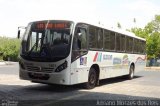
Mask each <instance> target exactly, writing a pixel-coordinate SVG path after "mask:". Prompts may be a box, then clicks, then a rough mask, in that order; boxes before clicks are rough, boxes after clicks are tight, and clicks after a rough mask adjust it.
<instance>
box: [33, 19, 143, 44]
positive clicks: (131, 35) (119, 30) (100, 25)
mask: <svg viewBox="0 0 160 106" xmlns="http://www.w3.org/2000/svg"><path fill="white" fill-rule="evenodd" d="M54 20H55V21H70V22H74V23H75V24H77V23H84V24H88V25H93V26H97V27H100V28H104V29H106V30H110V31H113V32H116V33H120V34H124V35H126V36H130V37H133V38H137V39H140V40H143V41H146V39H144V38H141V37H138V36H136V35H135V34H134V33H132V32H129V31H126V30H122V29H118V28H113V27H108V26H104V25H102V24H98V22H97V23H95V22H90V21H84V20H80V21H79V20H68V19H66V20H59V19H57V20H56V19H54ZM54 20H49V21H54ZM41 21H47V20H41ZM34 22H36V21H34Z"/></svg>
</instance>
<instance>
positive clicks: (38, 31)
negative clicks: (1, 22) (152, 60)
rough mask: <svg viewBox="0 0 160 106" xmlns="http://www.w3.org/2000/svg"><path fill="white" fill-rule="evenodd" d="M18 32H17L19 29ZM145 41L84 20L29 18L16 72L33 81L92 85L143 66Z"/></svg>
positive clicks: (130, 75) (22, 77)
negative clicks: (34, 20) (36, 19)
mask: <svg viewBox="0 0 160 106" xmlns="http://www.w3.org/2000/svg"><path fill="white" fill-rule="evenodd" d="M19 34H20V33H19ZM145 44H146V41H145V39H143V38H140V37H137V36H135V35H134V34H132V33H126V32H124V31H118V30H113V29H108V28H104V27H102V26H101V27H100V25H93V24H88V23H84V22H74V21H67V20H47V21H36V22H31V23H29V24H28V26H27V27H26V31H25V33H24V36H23V38H22V44H21V51H20V61H19V67H20V68H19V69H20V70H19V76H20V78H21V79H24V80H30V81H32V82H37V83H46V84H62V85H73V84H78V83H84V85H85V88H87V89H92V88H94V87H95V86H96V85H98V83H99V80H101V79H106V78H111V77H117V76H122V75H127V76H128V78H129V79H132V78H133V77H134V72H138V71H140V70H144V67H145V65H146V55H145Z"/></svg>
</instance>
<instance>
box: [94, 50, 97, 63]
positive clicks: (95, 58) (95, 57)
mask: <svg viewBox="0 0 160 106" xmlns="http://www.w3.org/2000/svg"><path fill="white" fill-rule="evenodd" d="M97 56H98V52H97V53H96V55H95V56H94V59H93V62H95V61H96V60H97Z"/></svg>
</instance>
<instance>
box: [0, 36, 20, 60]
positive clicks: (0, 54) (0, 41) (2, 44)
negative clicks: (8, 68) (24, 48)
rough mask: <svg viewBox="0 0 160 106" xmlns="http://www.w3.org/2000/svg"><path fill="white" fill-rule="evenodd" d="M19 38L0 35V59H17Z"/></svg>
mask: <svg viewBox="0 0 160 106" xmlns="http://www.w3.org/2000/svg"><path fill="white" fill-rule="evenodd" d="M19 48H20V40H18V39H13V38H7V37H0V60H2V59H3V60H8V59H9V58H10V60H12V61H16V60H17V59H18V54H19Z"/></svg>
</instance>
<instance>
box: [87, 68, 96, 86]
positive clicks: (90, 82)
mask: <svg viewBox="0 0 160 106" xmlns="http://www.w3.org/2000/svg"><path fill="white" fill-rule="evenodd" d="M96 84H97V73H96V70H95V69H94V68H91V69H90V71H89V75H88V82H86V83H85V84H84V87H85V88H86V89H93V88H94V87H95V86H96Z"/></svg>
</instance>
